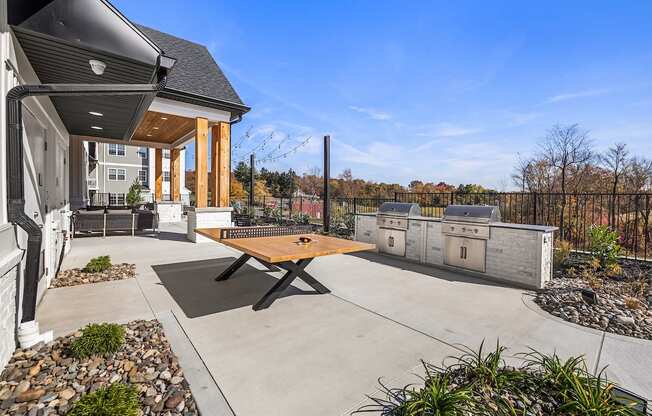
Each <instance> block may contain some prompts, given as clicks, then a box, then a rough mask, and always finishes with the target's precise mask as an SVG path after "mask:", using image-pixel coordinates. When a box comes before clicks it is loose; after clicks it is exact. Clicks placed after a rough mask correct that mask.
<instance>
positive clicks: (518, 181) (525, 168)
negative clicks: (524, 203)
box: [512, 153, 532, 192]
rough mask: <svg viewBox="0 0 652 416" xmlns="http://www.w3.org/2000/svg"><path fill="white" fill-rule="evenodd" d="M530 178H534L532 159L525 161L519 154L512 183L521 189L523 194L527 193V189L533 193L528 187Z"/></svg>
mask: <svg viewBox="0 0 652 416" xmlns="http://www.w3.org/2000/svg"><path fill="white" fill-rule="evenodd" d="M530 176H532V159H523V158H522V157H521V154H520V153H519V154H518V162H517V163H516V167H515V168H514V173H512V182H513V183H514V185H516V186H517V187H518V188H520V190H521V192H525V190H526V189H528V190H529V191H532V189H530V187H529V186H528V185H529V183H530V181H529V178H530Z"/></svg>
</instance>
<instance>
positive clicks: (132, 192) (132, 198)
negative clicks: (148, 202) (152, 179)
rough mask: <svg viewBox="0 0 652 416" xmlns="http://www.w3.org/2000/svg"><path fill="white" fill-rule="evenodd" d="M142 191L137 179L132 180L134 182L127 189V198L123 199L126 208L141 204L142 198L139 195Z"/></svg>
mask: <svg viewBox="0 0 652 416" xmlns="http://www.w3.org/2000/svg"><path fill="white" fill-rule="evenodd" d="M142 190H143V186H142V185H141V184H140V182H139V181H138V178H136V179H134V182H133V183H132V184H131V186H130V187H129V191H128V192H127V196H126V197H125V200H126V201H127V205H128V206H130V207H134V206H136V205H138V204H140V203H141V202H143V197H142V195H141V192H142Z"/></svg>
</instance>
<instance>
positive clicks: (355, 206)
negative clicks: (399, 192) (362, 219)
mask: <svg viewBox="0 0 652 416" xmlns="http://www.w3.org/2000/svg"><path fill="white" fill-rule="evenodd" d="M394 195H396V192H394ZM357 213H358V198H356V197H353V215H355V214H357Z"/></svg>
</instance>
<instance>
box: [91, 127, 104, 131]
mask: <svg viewBox="0 0 652 416" xmlns="http://www.w3.org/2000/svg"><path fill="white" fill-rule="evenodd" d="M91 128H92V129H93V130H104V129H103V128H102V127H99V126H91Z"/></svg>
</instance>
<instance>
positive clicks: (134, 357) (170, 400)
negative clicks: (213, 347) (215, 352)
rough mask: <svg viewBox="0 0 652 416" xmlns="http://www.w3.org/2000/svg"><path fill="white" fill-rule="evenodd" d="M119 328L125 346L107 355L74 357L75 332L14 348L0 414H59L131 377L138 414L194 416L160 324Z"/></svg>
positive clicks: (2, 383)
mask: <svg viewBox="0 0 652 416" xmlns="http://www.w3.org/2000/svg"><path fill="white" fill-rule="evenodd" d="M124 328H125V345H123V347H122V348H121V349H120V350H119V351H118V352H117V353H115V354H113V355H109V356H106V357H92V358H87V359H76V358H73V357H72V355H71V354H70V351H69V348H70V344H71V343H72V342H73V341H74V339H75V338H77V337H79V336H81V333H80V332H76V333H75V334H72V335H69V336H66V337H60V338H57V339H56V340H54V341H53V342H51V343H50V344H47V345H43V344H42V345H40V346H35V347H32V348H31V349H29V350H21V349H18V350H16V352H15V353H14V354H13V357H12V359H11V361H10V362H9V363H8V364H7V366H6V368H5V370H4V371H3V373H2V374H1V375H0V414H2V415H10V416H18V415H21V416H25V415H26V416H30V415H35V416H46V415H49V416H58V415H61V416H63V415H65V414H66V413H68V412H69V411H70V409H71V408H72V406H73V405H74V403H75V402H76V401H77V400H79V399H80V397H82V396H83V395H85V394H88V393H90V392H93V391H96V390H97V389H99V388H102V387H106V386H108V385H110V384H112V383H118V382H125V383H130V382H131V383H134V385H135V386H136V388H137V390H138V391H139V392H140V403H141V410H140V414H141V415H165V416H168V415H169V416H189V415H198V414H199V412H198V410H197V405H196V403H195V401H194V399H193V397H192V393H191V392H190V388H189V386H188V383H187V381H186V380H185V378H184V377H183V371H182V370H181V368H180V366H179V361H178V359H177V358H176V356H175V355H174V353H173V352H172V351H171V349H170V345H169V343H168V341H167V339H166V338H165V335H164V334H163V331H162V328H161V325H160V324H159V323H158V322H157V321H133V322H130V323H129V324H126V325H124ZM150 351H153V352H150Z"/></svg>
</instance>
